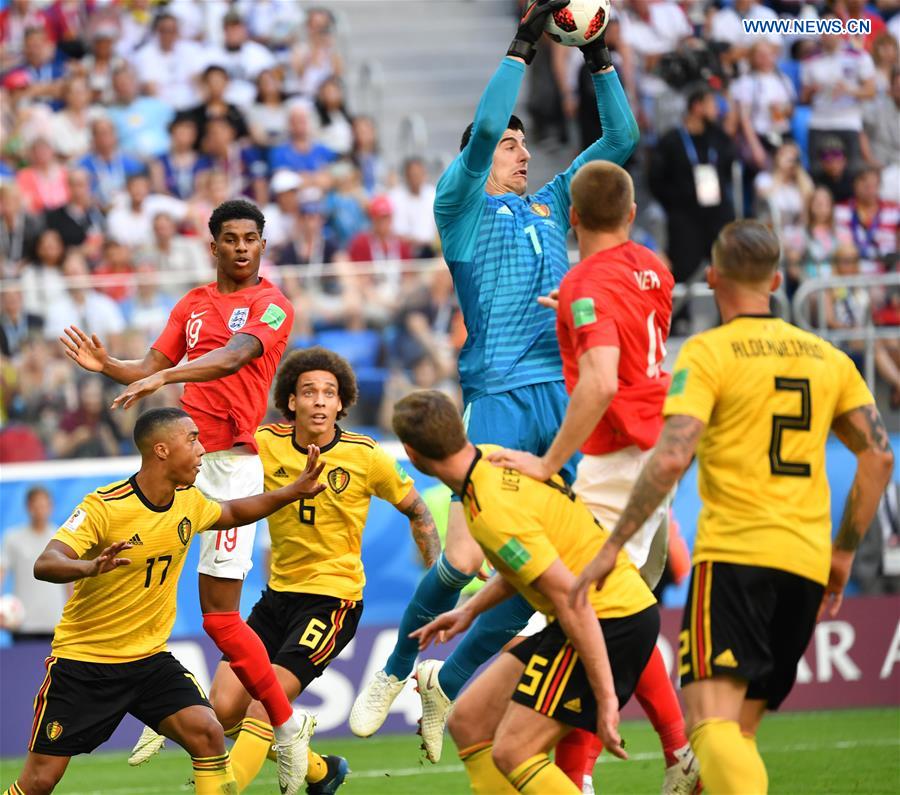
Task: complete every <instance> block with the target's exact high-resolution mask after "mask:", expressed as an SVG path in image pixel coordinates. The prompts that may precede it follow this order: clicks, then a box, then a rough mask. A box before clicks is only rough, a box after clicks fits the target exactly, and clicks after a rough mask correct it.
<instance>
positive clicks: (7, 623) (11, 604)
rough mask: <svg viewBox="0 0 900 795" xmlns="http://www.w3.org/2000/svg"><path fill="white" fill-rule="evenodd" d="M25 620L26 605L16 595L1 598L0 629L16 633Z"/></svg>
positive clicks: (5, 595) (6, 595)
mask: <svg viewBox="0 0 900 795" xmlns="http://www.w3.org/2000/svg"><path fill="white" fill-rule="evenodd" d="M24 620H25V605H23V604H22V600H21V599H19V597H18V596H15V595H14V594H11V593H8V594H4V595H3V596H0V629H7V630H9V631H10V632H15V631H16V630H17V629H18V628H19V627H21V626H22V622H23V621H24Z"/></svg>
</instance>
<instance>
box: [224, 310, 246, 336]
mask: <svg viewBox="0 0 900 795" xmlns="http://www.w3.org/2000/svg"><path fill="white" fill-rule="evenodd" d="M248 317H250V307H249V306H241V307H238V308H237V309H235V310H234V311H233V312H232V313H231V317H230V318H229V320H228V330H229V331H240V330H241V329H242V328H243V327H244V324H245V323H246V322H247V318H248Z"/></svg>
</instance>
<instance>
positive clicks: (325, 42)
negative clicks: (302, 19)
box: [286, 8, 344, 99]
mask: <svg viewBox="0 0 900 795" xmlns="http://www.w3.org/2000/svg"><path fill="white" fill-rule="evenodd" d="M333 29H334V17H333V16H332V15H331V12H330V11H329V10H328V9H327V8H310V9H308V10H307V12H306V37H305V41H301V42H298V43H297V45H296V46H295V47H294V49H293V50H292V51H291V55H290V59H289V62H288V64H289V66H290V70H289V71H288V75H287V82H286V85H287V89H288V91H290V92H291V93H297V94H301V95H302V96H305V97H307V98H309V99H312V98H313V97H314V96H315V95H316V92H317V91H318V90H319V86H320V85H321V84H322V81H324V80H325V79H327V78H329V77H331V76H332V75H334V76H336V77H341V75H342V74H343V72H344V62H343V59H342V58H341V56H340V53H338V49H337V45H336V44H335V41H334V32H333Z"/></svg>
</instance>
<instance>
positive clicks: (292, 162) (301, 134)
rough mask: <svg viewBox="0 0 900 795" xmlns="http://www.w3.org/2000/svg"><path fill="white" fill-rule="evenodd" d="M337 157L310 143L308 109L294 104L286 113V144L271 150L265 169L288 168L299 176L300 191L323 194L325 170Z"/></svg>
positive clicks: (318, 145) (327, 150) (317, 144)
mask: <svg viewBox="0 0 900 795" xmlns="http://www.w3.org/2000/svg"><path fill="white" fill-rule="evenodd" d="M336 159H337V155H336V154H335V153H334V152H333V151H332V150H331V149H329V148H328V147H327V146H323V145H322V144H320V143H317V142H316V141H315V140H313V135H312V124H311V122H310V118H309V107H308V106H307V105H305V104H300V103H298V104H295V105H292V106H291V109H290V111H289V112H288V141H287V143H284V144H281V145H280V146H275V147H273V148H272V149H271V151H270V152H269V169H270V170H271V171H272V172H273V173H274V172H275V171H277V170H278V169H279V168H289V169H292V170H293V171H296V172H298V173H299V174H300V177H301V179H302V180H303V186H304V187H307V188H309V187H317V188H321V189H323V190H327V189H328V187H330V185H329V180H328V178H327V173H326V172H325V171H324V169H325V166H327V165H328V164H329V163H333V162H334V161H335V160H336Z"/></svg>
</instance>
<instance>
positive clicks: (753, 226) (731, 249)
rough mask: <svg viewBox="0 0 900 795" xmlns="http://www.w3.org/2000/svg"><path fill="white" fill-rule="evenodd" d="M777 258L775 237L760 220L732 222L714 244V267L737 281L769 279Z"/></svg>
mask: <svg viewBox="0 0 900 795" xmlns="http://www.w3.org/2000/svg"><path fill="white" fill-rule="evenodd" d="M780 259H781V244H780V243H779V241H778V236H777V235H776V234H775V233H774V232H773V231H772V230H771V229H769V227H767V226H765V225H764V224H761V223H760V222H759V221H753V220H744V221H732V222H731V223H730V224H727V225H726V226H725V227H724V228H723V229H722V231H721V232H719V236H718V237H717V238H716V242H715V243H713V248H712V261H713V266H714V267H715V268H716V270H717V271H719V273H721V274H722V275H723V276H725V277H726V278H728V279H731V280H732V281H736V282H742V283H757V282H762V281H765V280H767V279H770V278H772V276H773V274H774V273H775V271H776V270H777V269H778V263H779V260H780Z"/></svg>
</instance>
